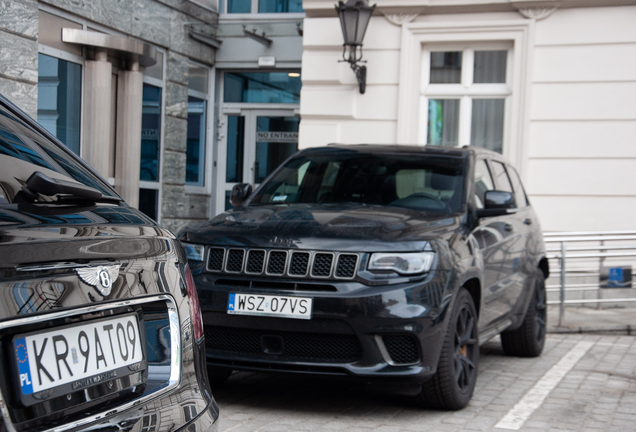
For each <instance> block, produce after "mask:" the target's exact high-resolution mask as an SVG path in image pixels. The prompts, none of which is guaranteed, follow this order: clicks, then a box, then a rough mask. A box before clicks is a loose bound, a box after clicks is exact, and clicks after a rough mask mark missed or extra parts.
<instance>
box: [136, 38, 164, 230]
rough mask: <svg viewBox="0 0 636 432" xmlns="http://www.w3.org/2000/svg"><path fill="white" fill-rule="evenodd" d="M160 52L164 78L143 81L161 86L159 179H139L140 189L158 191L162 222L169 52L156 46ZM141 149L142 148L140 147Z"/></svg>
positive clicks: (159, 221) (159, 219) (158, 213)
mask: <svg viewBox="0 0 636 432" xmlns="http://www.w3.org/2000/svg"><path fill="white" fill-rule="evenodd" d="M155 49H156V50H157V51H158V52H161V53H162V54H163V65H162V66H161V68H162V73H161V76H162V79H160V80H159V79H157V78H153V77H149V76H146V75H144V76H143V83H144V84H149V85H151V86H155V87H159V88H161V127H160V130H159V161H158V166H157V176H158V180H157V181H156V182H153V181H148V180H141V179H139V189H152V190H156V191H157V220H156V222H157V223H158V224H160V223H161V216H162V211H161V202H162V201H161V200H162V192H163V191H162V189H163V188H162V185H163V160H164V135H165V129H166V71H167V68H166V63H167V61H168V53H167V52H166V51H165V50H164V49H163V48H159V47H155ZM139 151H141V148H140V149H139Z"/></svg>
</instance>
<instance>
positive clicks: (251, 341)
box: [195, 271, 450, 383]
mask: <svg viewBox="0 0 636 432" xmlns="http://www.w3.org/2000/svg"><path fill="white" fill-rule="evenodd" d="M195 281H196V283H197V287H198V289H199V299H200V302H201V309H202V313H203V322H204V326H205V340H206V356H207V363H208V366H213V367H222V368H229V369H239V370H253V371H270V372H272V371H276V372H296V373H310V374H328V375H340V376H349V377H355V378H360V379H363V380H365V381H374V380H379V381H386V382H392V383H399V382H404V383H413V382H415V383H421V382H423V381H425V380H426V379H427V378H429V377H430V376H432V375H433V374H434V373H435V371H436V367H437V363H438V360H439V355H440V351H441V345H442V341H443V337H444V334H445V329H446V320H445V316H446V314H445V313H444V312H445V311H446V309H447V307H448V302H447V300H448V298H450V296H449V295H448V294H449V292H448V291H449V290H448V287H447V285H448V274H447V273H446V272H440V271H437V272H431V273H430V274H429V275H427V276H426V277H425V278H420V280H418V281H414V282H406V283H400V284H393V285H386V286H374V287H370V286H366V285H363V284H362V283H359V282H356V281H352V282H346V283H345V282H343V283H342V284H338V283H334V284H333V286H334V287H335V289H336V291H335V292H320V291H315V292H314V291H302V292H300V291H289V290H277V289H276V281H274V280H271V279H270V280H269V281H268V283H269V287H270V288H269V289H262V288H259V289H256V288H253V287H251V288H250V286H245V285H246V280H245V279H244V278H238V277H237V278H234V279H229V278H228V277H227V275H224V276H223V278H220V277H217V276H215V275H211V274H209V273H201V274H199V275H197V276H196V277H195ZM280 282H281V285H282V282H286V283H287V284H288V283H289V280H288V279H280ZM339 285H340V286H339ZM230 293H251V294H269V295H277V294H278V295H285V296H294V295H296V296H302V297H312V298H313V300H314V308H313V315H312V318H311V319H310V320H300V319H289V318H279V317H263V316H246V315H234V314H232V315H229V314H227V304H228V296H229V294H230Z"/></svg>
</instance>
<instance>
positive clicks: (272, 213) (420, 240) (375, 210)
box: [180, 203, 460, 252]
mask: <svg viewBox="0 0 636 432" xmlns="http://www.w3.org/2000/svg"><path fill="white" fill-rule="evenodd" d="M459 228H460V223H459V218H458V217H457V215H440V214H435V213H427V212H421V211H415V210H410V209H405V208H399V207H389V206H371V205H361V204H353V203H347V204H294V205H267V206H252V207H246V208H240V209H234V210H231V211H228V212H225V213H222V214H220V215H218V216H216V217H215V218H214V219H212V220H210V221H209V222H207V223H205V224H203V225H200V226H198V227H191V228H187V229H186V230H184V231H183V232H182V233H181V235H180V239H181V240H183V241H187V242H193V243H201V244H214V245H219V246H221V245H222V246H246V247H279V248H281V247H282V248H289V249H319V250H320V249H322V250H335V251H362V252H363V251H368V252H371V251H383V250H386V251H418V250H423V249H424V248H425V246H426V244H427V243H428V241H430V240H431V239H433V238H439V237H440V236H446V235H450V234H452V233H453V232H456V231H457V230H458V229H459Z"/></svg>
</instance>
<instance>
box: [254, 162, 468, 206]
mask: <svg viewBox="0 0 636 432" xmlns="http://www.w3.org/2000/svg"><path fill="white" fill-rule="evenodd" d="M463 173H464V166H463V160H461V159H459V158H453V157H441V156H425V155H421V154H405V155H403V154H371V153H360V152H356V151H348V150H331V151H325V152H321V153H314V154H308V155H300V156H298V157H296V158H293V159H292V160H290V161H289V162H288V163H287V164H286V165H285V166H283V167H282V168H281V169H280V170H279V171H277V172H276V173H275V174H274V176H273V177H272V178H271V179H270V180H269V181H267V182H266V183H264V184H263V185H262V186H261V188H260V189H259V190H258V191H257V192H256V194H255V195H254V197H253V198H252V200H251V201H250V205H258V204H301V203H304V204H315V203H320V204H336V203H360V204H366V205H385V206H394V207H406V208H411V209H415V210H422V211H431V212H436V213H455V212H457V211H459V210H460V208H461V205H462V204H463V190H464V181H463Z"/></svg>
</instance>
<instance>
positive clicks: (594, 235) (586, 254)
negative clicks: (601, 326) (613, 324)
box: [543, 230, 636, 326]
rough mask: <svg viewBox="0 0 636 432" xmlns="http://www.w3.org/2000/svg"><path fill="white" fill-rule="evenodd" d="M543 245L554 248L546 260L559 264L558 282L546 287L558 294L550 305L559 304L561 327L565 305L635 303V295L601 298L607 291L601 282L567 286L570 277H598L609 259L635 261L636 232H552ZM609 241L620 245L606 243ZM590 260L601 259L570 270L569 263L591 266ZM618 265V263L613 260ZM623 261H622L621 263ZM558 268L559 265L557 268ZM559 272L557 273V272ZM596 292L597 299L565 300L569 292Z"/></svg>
mask: <svg viewBox="0 0 636 432" xmlns="http://www.w3.org/2000/svg"><path fill="white" fill-rule="evenodd" d="M543 237H544V242H545V243H546V244H548V245H554V246H552V247H549V248H547V249H546V251H547V252H548V254H547V258H548V259H550V260H553V261H554V260H556V261H558V268H559V279H560V280H559V283H558V284H552V285H547V286H546V292H559V300H551V301H548V302H547V304H558V305H559V306H560V308H559V326H561V324H562V320H563V316H564V313H565V305H572V304H591V303H595V304H597V305H598V307H600V305H601V304H603V303H623V302H634V301H636V296H630V297H626V298H601V292H602V290H603V289H605V288H601V286H600V285H601V284H600V280H599V281H598V282H597V283H574V284H567V279H568V275H571V276H575V277H599V276H600V275H601V274H602V268H603V267H606V266H607V263H606V259H609V258H623V259H627V260H622V261H625V262H632V261H636V260H634V259H633V258H636V243H635V242H634V241H635V240H636V230H623V231H573V232H550V233H544V235H543ZM625 241H631V244H625ZM582 242H587V243H596V244H595V245H594V244H593V245H589V244H588V245H584V246H571V245H570V244H571V243H582ZM608 242H618V243H613V244H607V243H608ZM557 245H558V246H557ZM590 259H595V260H598V267H596V268H591V269H590V268H585V269H581V268H580V267H581V266H575V267H576V268H573V269H571V270H568V268H567V267H568V266H567V265H566V264H569V260H582V261H581V263H582V264H585V263H588V264H586V266H587V265H589V263H590V261H589V260H590ZM586 260H587V261H586ZM614 262H616V261H614ZM619 262H620V261H619ZM555 267H557V266H555ZM555 273H556V272H555ZM587 291H597V292H598V298H596V299H590V298H587V299H566V298H565V297H566V293H569V292H587Z"/></svg>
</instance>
